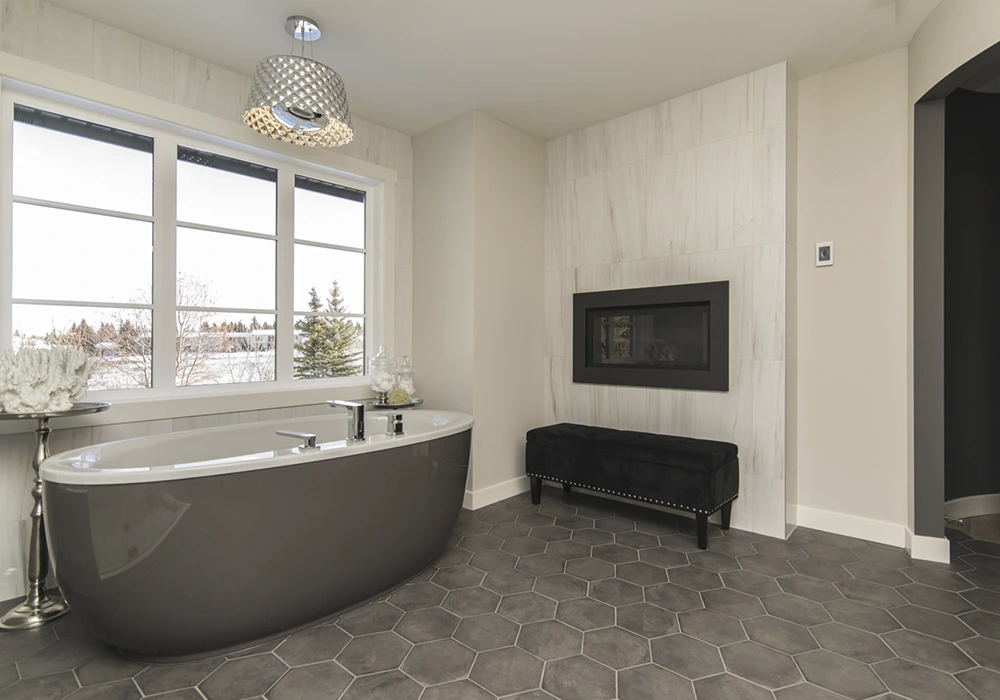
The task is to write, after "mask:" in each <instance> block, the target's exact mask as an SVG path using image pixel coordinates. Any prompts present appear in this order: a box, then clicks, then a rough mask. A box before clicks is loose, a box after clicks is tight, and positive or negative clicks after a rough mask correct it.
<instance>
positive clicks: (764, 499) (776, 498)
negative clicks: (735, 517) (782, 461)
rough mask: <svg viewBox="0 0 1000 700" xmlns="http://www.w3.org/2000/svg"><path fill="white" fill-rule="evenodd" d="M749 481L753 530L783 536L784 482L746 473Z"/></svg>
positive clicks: (773, 535) (771, 535) (772, 535)
mask: <svg viewBox="0 0 1000 700" xmlns="http://www.w3.org/2000/svg"><path fill="white" fill-rule="evenodd" d="M747 480H748V481H749V482H751V486H750V500H751V507H752V509H753V531H754V532H759V533H761V534H764V535H768V536H770V537H779V538H781V539H784V538H785V482H784V479H773V478H770V477H766V476H759V475H757V474H749V475H747ZM740 498H741V500H742V496H741V497H740Z"/></svg>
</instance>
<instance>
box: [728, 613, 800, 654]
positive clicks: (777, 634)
mask: <svg viewBox="0 0 1000 700" xmlns="http://www.w3.org/2000/svg"><path fill="white" fill-rule="evenodd" d="M743 628H744V629H745V630H746V632H747V636H749V637H750V639H752V640H753V641H755V642H757V643H758V644H763V645H764V646H768V647H771V648H772V649H776V650H778V651H783V652H785V653H786V654H793V655H794V654H801V653H802V652H806V651H812V650H813V649H818V648H819V645H818V644H817V643H816V640H815V639H813V636H812V635H811V634H810V633H809V630H808V629H806V628H805V627H803V626H801V625H796V624H795V623H793V622H788V621H787V620H782V619H780V618H777V617H772V616H770V615H764V616H763V617H756V618H754V619H752V620H746V621H744V622H743Z"/></svg>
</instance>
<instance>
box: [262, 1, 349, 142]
mask: <svg viewBox="0 0 1000 700" xmlns="http://www.w3.org/2000/svg"><path fill="white" fill-rule="evenodd" d="M285 31H287V32H288V33H289V34H290V35H291V36H292V54H290V55H284V56H268V57H267V58H265V59H264V60H263V61H261V62H260V63H259V64H258V65H257V72H256V74H255V75H254V79H253V87H252V88H251V89H250V99H249V100H248V101H247V107H246V111H245V112H244V113H243V121H244V122H246V124H247V126H249V127H250V128H251V129H253V130H254V131H259V132H260V133H262V134H265V135H266V136H270V137H271V138H274V139H278V140H280V141H284V142H285V143H291V144H295V145H297V146H321V147H325V148H334V147H336V146H343V145H344V144H345V143H348V142H350V141H351V139H353V138H354V130H353V128H352V127H351V110H350V107H349V106H348V104H347V89H346V88H345V87H344V81H343V80H342V79H341V77H340V76H339V75H337V72H336V71H334V70H333V69H332V68H329V67H327V66H325V65H323V64H322V63H319V62H317V61H314V60H313V59H311V58H306V57H305V46H306V44H307V43H310V42H313V41H316V40H317V39H319V37H320V29H319V26H318V25H317V24H316V23H315V22H313V21H312V20H311V19H309V18H308V17H296V16H293V17H289V18H288V20H287V21H286V22H285ZM296 41H298V42H300V43H301V47H302V48H301V53H300V55H299V56H295V55H294V50H295V49H294V45H295V42H296Z"/></svg>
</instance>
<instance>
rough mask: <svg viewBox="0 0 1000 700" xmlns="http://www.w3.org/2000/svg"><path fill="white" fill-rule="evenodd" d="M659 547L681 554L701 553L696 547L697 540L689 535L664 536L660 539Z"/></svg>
mask: <svg viewBox="0 0 1000 700" xmlns="http://www.w3.org/2000/svg"><path fill="white" fill-rule="evenodd" d="M660 546H661V547H665V548H667V549H672V550H674V551H675V552H680V553H681V554H692V553H694V552H700V551H701V548H700V547H699V546H698V540H696V539H695V538H694V537H691V536H690V535H664V536H663V537H661V538H660Z"/></svg>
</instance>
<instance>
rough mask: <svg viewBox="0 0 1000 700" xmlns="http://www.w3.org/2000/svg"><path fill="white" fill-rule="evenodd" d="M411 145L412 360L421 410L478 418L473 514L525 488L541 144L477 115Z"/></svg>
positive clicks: (535, 407)
mask: <svg viewBox="0 0 1000 700" xmlns="http://www.w3.org/2000/svg"><path fill="white" fill-rule="evenodd" d="M413 145H414V170H415V172H416V173H417V179H416V183H417V184H416V189H415V191H414V299H415V306H414V324H415V325H414V362H415V363H416V365H417V368H418V371H419V372H420V375H419V376H420V382H421V386H426V387H427V389H426V390H425V389H421V391H422V392H424V394H425V397H426V399H427V401H428V405H432V406H435V407H438V408H447V409H452V410H459V411H466V412H468V413H472V414H473V415H474V416H475V418H476V428H475V430H474V431H473V448H472V470H471V472H470V476H469V483H468V491H469V493H468V496H467V499H466V505H467V506H469V507H477V508H478V507H481V506H483V505H487V504H488V503H491V502H494V501H497V500H500V499H501V498H505V497H507V496H510V495H513V494H515V493H519V492H521V491H524V490H526V489H527V483H526V482H527V480H526V479H525V477H524V434H525V432H526V431H527V430H529V429H530V428H533V427H536V426H538V425H539V424H540V423H541V419H542V416H541V414H542V411H541V403H540V400H539V393H538V387H539V385H540V384H541V381H542V352H543V350H542V348H543V343H544V334H543V312H542V306H541V303H540V300H541V297H542V254H543V243H542V241H543V236H542V219H543V209H544V206H543V201H544V182H543V172H544V146H543V144H542V142H541V141H539V140H538V139H536V138H534V137H531V136H529V135H527V134H525V133H523V132H521V131H518V130H517V129H514V128H512V127H510V126H507V125H506V124H504V123H502V122H499V121H497V120H496V119H493V118H491V117H488V116H486V115H484V114H481V113H479V112H468V113H466V114H463V115H462V116H459V117H456V118H455V119H452V120H451V121H449V122H447V123H445V124H442V125H441V126H438V127H435V128H434V129H431V130H430V131H428V132H425V133H423V134H421V135H420V136H417V137H415V138H414V139H413Z"/></svg>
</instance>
